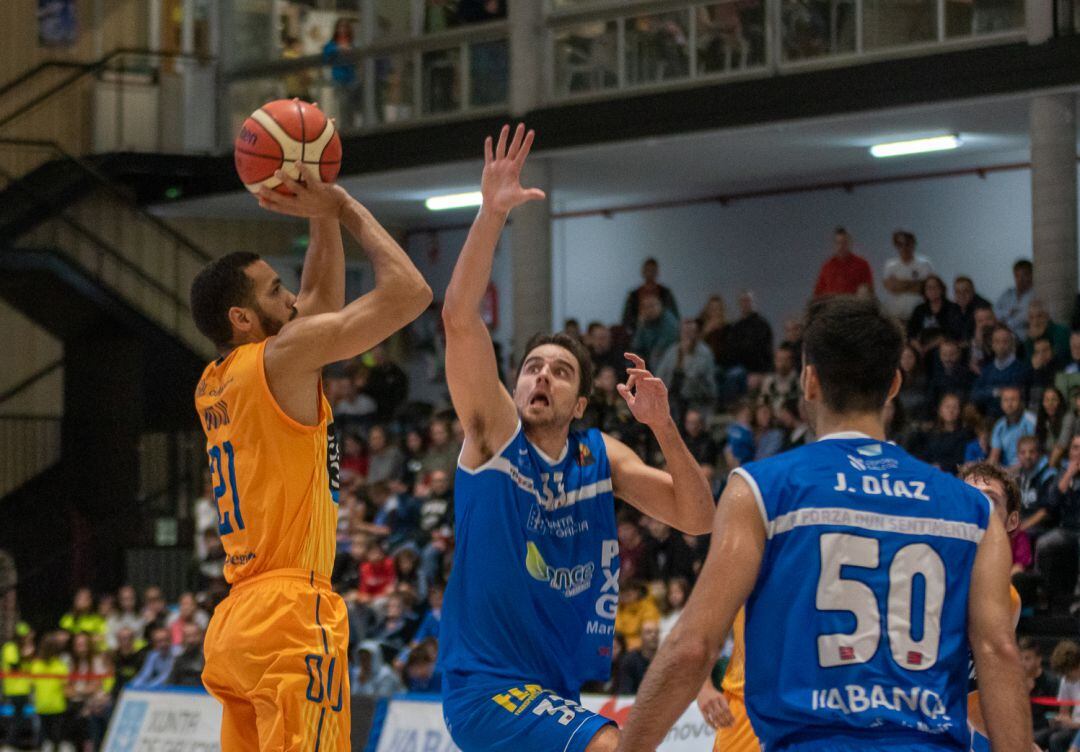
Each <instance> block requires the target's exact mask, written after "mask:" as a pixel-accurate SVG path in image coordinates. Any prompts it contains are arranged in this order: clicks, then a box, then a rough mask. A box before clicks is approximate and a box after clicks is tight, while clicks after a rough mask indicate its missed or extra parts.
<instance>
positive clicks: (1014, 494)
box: [958, 460, 1020, 515]
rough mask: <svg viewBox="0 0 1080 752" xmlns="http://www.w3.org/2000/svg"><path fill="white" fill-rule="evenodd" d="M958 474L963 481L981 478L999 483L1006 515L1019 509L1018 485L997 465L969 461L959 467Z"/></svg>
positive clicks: (987, 481)
mask: <svg viewBox="0 0 1080 752" xmlns="http://www.w3.org/2000/svg"><path fill="white" fill-rule="evenodd" d="M958 475H959V477H960V480H962V481H964V482H970V481H973V480H981V481H983V482H986V483H1000V484H1001V487H1002V489H1004V491H1005V513H1006V514H1007V515H1008V514H1012V513H1013V512H1019V511H1020V486H1018V485H1017V484H1016V481H1015V480H1013V479H1012V478H1010V477H1009V474H1008V473H1006V472H1005V471H1004V470H1003V469H1001V468H1000V467H999V466H997V465H995V464H993V463H990V462H986V461H985V460H984V461H981V462H969V463H968V464H966V465H964V466H962V467H961V468H960V472H959V473H958Z"/></svg>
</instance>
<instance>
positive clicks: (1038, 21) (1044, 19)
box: [1024, 0, 1058, 44]
mask: <svg viewBox="0 0 1080 752" xmlns="http://www.w3.org/2000/svg"><path fill="white" fill-rule="evenodd" d="M1057 1H1058V0H1026V2H1025V4H1024V27H1025V28H1026V29H1027V38H1028V44H1042V43H1043V42H1045V41H1047V40H1048V39H1050V38H1051V37H1052V36H1054V5H1053V4H1054V3H1056V2H1057Z"/></svg>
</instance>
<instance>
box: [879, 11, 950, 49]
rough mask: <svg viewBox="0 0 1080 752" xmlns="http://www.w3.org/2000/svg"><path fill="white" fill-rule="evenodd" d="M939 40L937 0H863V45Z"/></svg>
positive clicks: (880, 47) (900, 44)
mask: <svg viewBox="0 0 1080 752" xmlns="http://www.w3.org/2000/svg"><path fill="white" fill-rule="evenodd" d="M936 40H937V0H863V49H864V50H876V49H884V48H888V47H903V46H905V45H909V44H920V43H925V42H933V41H936Z"/></svg>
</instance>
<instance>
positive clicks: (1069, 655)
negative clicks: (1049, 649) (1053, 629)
mask: <svg viewBox="0 0 1080 752" xmlns="http://www.w3.org/2000/svg"><path fill="white" fill-rule="evenodd" d="M1050 668H1051V670H1053V672H1054V673H1055V674H1058V675H1060V676H1064V675H1065V674H1067V673H1069V672H1070V671H1075V670H1076V669H1078V668H1080V645H1077V644H1076V643H1075V642H1073V641H1072V640H1062V641H1061V642H1059V643H1058V644H1057V646H1056V647H1055V648H1054V652H1053V653H1051V654H1050Z"/></svg>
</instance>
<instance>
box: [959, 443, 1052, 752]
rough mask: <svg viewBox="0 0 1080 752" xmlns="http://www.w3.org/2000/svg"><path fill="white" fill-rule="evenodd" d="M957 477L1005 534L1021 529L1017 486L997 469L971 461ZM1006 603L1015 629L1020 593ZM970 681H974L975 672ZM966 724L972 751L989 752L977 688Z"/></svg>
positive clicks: (971, 695)
mask: <svg viewBox="0 0 1080 752" xmlns="http://www.w3.org/2000/svg"><path fill="white" fill-rule="evenodd" d="M960 478H961V479H962V480H963V481H964V482H965V483H967V484H968V485H970V486H974V487H975V488H977V489H979V490H980V491H982V492H983V493H984V494H986V497H987V498H988V499H990V502H991V503H992V504H993V505H994V513H995V514H996V515H997V516H998V518H999V519H1000V520H1001V522H1002V524H1003V525H1005V532H1007V533H1009V534H1010V535H1011V534H1012V533H1013V531H1015V530H1016V528H1018V527H1019V526H1020V487H1019V486H1017V485H1016V481H1015V480H1013V479H1012V478H1011V477H1010V476H1009V475H1008V474H1007V473H1006V472H1005V471H1004V470H1002V469H1001V468H1000V467H999V466H997V465H994V464H991V463H989V462H972V463H970V464H968V465H965V466H964V467H962V468H960ZM1009 600H1010V601H1011V603H1012V610H1013V611H1012V613H1013V626H1014V627H1015V626H1016V624H1017V623H1018V622H1019V621H1020V607H1021V604H1020V593H1018V592H1017V591H1016V588H1015V587H1013V586H1012V585H1010V586H1009ZM972 679H973V680H974V669H972ZM968 725H970V726H971V729H972V735H971V749H972V750H973V751H975V752H979V751H981V750H989V749H990V742H989V741H988V740H987V738H986V721H985V720H983V714H982V706H981V705H980V704H979V690H978V689H973V690H972V691H971V692H969V693H968ZM1035 749H1036V750H1037V749H1039V748H1038V747H1035Z"/></svg>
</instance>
